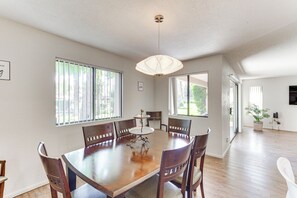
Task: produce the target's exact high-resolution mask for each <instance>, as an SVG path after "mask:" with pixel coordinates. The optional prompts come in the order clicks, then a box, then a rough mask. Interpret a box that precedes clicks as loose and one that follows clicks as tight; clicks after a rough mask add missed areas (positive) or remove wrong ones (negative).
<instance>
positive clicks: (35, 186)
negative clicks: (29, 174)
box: [4, 180, 48, 198]
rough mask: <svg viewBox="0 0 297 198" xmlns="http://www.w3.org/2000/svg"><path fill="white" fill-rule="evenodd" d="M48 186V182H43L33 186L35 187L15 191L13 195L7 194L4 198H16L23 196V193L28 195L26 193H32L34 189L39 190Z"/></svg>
mask: <svg viewBox="0 0 297 198" xmlns="http://www.w3.org/2000/svg"><path fill="white" fill-rule="evenodd" d="M46 184H48V180H45V181H42V182H40V183H37V184H33V185H31V186H28V187H26V188H23V189H20V190H17V191H15V192H12V193H10V194H8V195H6V194H5V195H4V198H13V197H16V196H18V195H21V194H23V193H26V192H28V191H31V190H33V189H35V188H38V187H40V186H44V185H46Z"/></svg>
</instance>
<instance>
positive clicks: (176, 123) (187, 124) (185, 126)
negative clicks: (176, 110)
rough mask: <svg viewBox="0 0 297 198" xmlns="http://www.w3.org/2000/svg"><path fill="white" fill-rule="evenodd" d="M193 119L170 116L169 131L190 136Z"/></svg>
mask: <svg viewBox="0 0 297 198" xmlns="http://www.w3.org/2000/svg"><path fill="white" fill-rule="evenodd" d="M191 122H192V120H185V119H176V118H168V132H173V133H179V134H183V135H187V136H190V132H191Z"/></svg>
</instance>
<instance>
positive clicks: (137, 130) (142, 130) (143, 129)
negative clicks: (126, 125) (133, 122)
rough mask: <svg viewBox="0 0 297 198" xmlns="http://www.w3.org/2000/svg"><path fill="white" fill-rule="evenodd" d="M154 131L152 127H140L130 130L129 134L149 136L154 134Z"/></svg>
mask: <svg viewBox="0 0 297 198" xmlns="http://www.w3.org/2000/svg"><path fill="white" fill-rule="evenodd" d="M154 131H155V129H153V128H151V127H140V126H138V127H133V128H131V129H129V132H130V133H132V134H135V135H147V134H150V133H153V132H154Z"/></svg>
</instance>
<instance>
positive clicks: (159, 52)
mask: <svg viewBox="0 0 297 198" xmlns="http://www.w3.org/2000/svg"><path fill="white" fill-rule="evenodd" d="M159 54H160V22H158V55H159Z"/></svg>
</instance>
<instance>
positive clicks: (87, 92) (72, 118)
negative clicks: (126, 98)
mask: <svg viewBox="0 0 297 198" xmlns="http://www.w3.org/2000/svg"><path fill="white" fill-rule="evenodd" d="M121 81H122V74H121V73H120V72H114V71H109V70H104V69H102V68H96V67H92V66H89V65H86V64H82V63H76V62H72V61H68V60H63V59H56V124H57V125H67V124H72V123H79V122H89V121H93V120H98V119H110V118H115V117H120V116H121V96H122V93H121V92H122V89H121Z"/></svg>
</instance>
